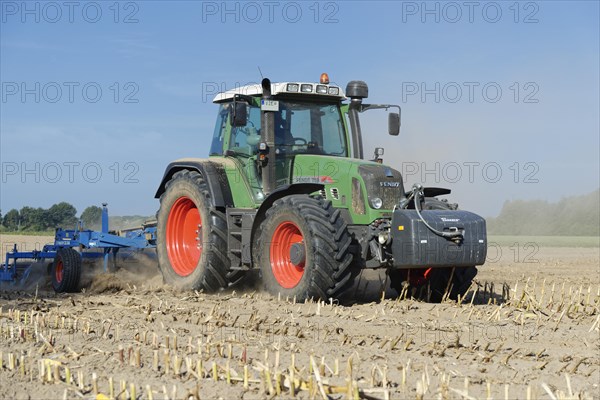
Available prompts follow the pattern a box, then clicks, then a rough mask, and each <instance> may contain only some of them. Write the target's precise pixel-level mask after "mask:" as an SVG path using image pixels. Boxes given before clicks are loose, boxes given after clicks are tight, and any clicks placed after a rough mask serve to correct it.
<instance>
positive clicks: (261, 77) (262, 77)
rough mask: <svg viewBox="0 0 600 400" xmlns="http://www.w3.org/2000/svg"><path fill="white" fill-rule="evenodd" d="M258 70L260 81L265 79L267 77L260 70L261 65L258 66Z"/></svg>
mask: <svg viewBox="0 0 600 400" xmlns="http://www.w3.org/2000/svg"><path fill="white" fill-rule="evenodd" d="M256 68H258V73H259V74H260V79H265V77H264V76H263V74H262V71H261V70H260V65H257V66H256Z"/></svg>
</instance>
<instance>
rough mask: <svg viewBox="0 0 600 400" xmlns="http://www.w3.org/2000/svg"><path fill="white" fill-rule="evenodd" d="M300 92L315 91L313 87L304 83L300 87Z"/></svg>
mask: <svg viewBox="0 0 600 400" xmlns="http://www.w3.org/2000/svg"><path fill="white" fill-rule="evenodd" d="M300 91H301V92H304V93H311V92H312V91H313V85H311V84H308V83H304V84H302V86H300Z"/></svg>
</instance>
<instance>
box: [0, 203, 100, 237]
mask: <svg viewBox="0 0 600 400" xmlns="http://www.w3.org/2000/svg"><path fill="white" fill-rule="evenodd" d="M79 219H80V220H81V221H82V222H83V224H84V227H86V228H90V229H96V228H97V227H98V226H99V225H100V221H101V219H102V209H101V208H100V207H98V206H90V207H88V208H86V209H85V210H83V212H82V213H81V215H80V217H79V218H77V210H76V209H75V207H73V205H71V204H69V203H67V202H64V201H63V202H61V203H58V204H54V205H53V206H52V207H50V208H48V209H46V208H41V207H38V208H34V207H29V206H25V207H23V208H21V209H20V210H17V209H12V210H10V211H8V212H7V213H6V214H2V212H0V222H1V225H2V230H3V231H6V232H19V231H24V232H34V231H37V232H42V231H48V230H53V229H54V228H56V227H63V228H74V227H75V225H76V224H77V221H78V220H79Z"/></svg>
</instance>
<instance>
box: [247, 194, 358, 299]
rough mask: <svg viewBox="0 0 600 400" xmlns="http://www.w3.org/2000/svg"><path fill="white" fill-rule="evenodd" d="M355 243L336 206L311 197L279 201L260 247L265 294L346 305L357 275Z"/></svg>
mask: <svg viewBox="0 0 600 400" xmlns="http://www.w3.org/2000/svg"><path fill="white" fill-rule="evenodd" d="M350 242H351V237H350V234H349V233H348V229H347V225H346V223H345V222H344V220H343V219H342V216H341V215H340V211H339V210H337V209H335V208H333V207H332V205H331V202H329V201H325V200H323V199H321V198H315V197H309V196H308V195H293V196H288V197H284V198H283V199H281V200H277V201H276V202H275V203H274V204H273V207H271V209H270V210H269V211H267V216H266V219H265V221H264V222H263V223H262V225H261V228H260V232H259V239H258V240H257V241H255V243H256V245H255V246H256V247H255V250H254V253H255V255H256V257H257V262H258V265H259V266H260V271H261V275H262V281H263V285H264V287H265V289H266V290H267V291H268V292H270V293H271V294H274V295H276V294H279V293H280V294H281V295H283V296H287V297H289V298H293V297H296V300H298V301H303V300H305V299H308V298H314V299H322V300H327V299H329V298H334V299H338V300H341V301H345V300H346V299H345V298H344V296H343V295H344V294H345V291H346V290H347V289H348V288H350V287H351V286H352V280H353V279H354V276H355V272H356V271H354V268H352V265H353V264H352V259H353V256H352V254H351V252H350V250H349V247H350Z"/></svg>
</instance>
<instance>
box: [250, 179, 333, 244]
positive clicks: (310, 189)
mask: <svg viewBox="0 0 600 400" xmlns="http://www.w3.org/2000/svg"><path fill="white" fill-rule="evenodd" d="M324 187H325V186H324V185H322V184H320V183H292V184H291V185H283V186H280V187H278V188H277V189H275V190H274V191H273V192H272V193H271V194H270V195H269V196H267V198H266V199H265V200H264V201H263V202H262V204H261V205H260V207H259V208H258V211H257V212H256V216H255V217H254V225H253V226H252V236H251V237H252V240H254V234H255V233H256V230H257V228H258V226H259V225H260V223H261V222H262V219H263V217H264V216H265V214H266V212H267V210H268V209H269V208H271V206H272V205H273V203H275V201H276V200H279V199H281V198H282V197H285V196H289V195H292V194H310V193H314V192H317V191H319V190H322V189H323V188H324Z"/></svg>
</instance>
